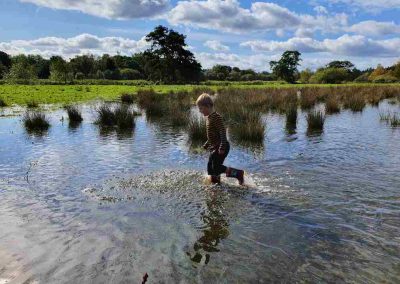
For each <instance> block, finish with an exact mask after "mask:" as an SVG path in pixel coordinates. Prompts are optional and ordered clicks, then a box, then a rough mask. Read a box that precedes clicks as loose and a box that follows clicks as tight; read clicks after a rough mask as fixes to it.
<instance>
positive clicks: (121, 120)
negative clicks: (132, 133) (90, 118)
mask: <svg viewBox="0 0 400 284" xmlns="http://www.w3.org/2000/svg"><path fill="white" fill-rule="evenodd" d="M96 112H97V119H96V124H98V125H100V126H101V127H116V128H118V129H133V128H134V127H135V117H136V116H137V113H136V112H135V111H133V110H131V108H130V107H129V106H126V105H123V104H118V105H116V106H112V105H110V104H106V103H104V104H102V105H100V106H99V107H98V108H96Z"/></svg>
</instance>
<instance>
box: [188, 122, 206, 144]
mask: <svg viewBox="0 0 400 284" xmlns="http://www.w3.org/2000/svg"><path fill="white" fill-rule="evenodd" d="M188 134H189V139H190V141H191V142H192V143H196V144H198V143H203V142H205V141H207V131H206V120H205V119H204V118H203V117H198V116H195V115H192V116H190V118H189V125H188Z"/></svg>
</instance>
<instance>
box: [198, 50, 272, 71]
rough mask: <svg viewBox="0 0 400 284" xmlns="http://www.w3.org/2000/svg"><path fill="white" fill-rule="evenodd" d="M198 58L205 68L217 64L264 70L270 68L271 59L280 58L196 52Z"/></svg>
mask: <svg viewBox="0 0 400 284" xmlns="http://www.w3.org/2000/svg"><path fill="white" fill-rule="evenodd" d="M195 56H196V58H197V59H198V60H199V61H200V63H201V65H202V66H203V68H211V67H212V66H214V65H216V64H221V65H229V66H232V67H239V68H241V69H248V68H251V69H254V70H257V71H263V70H267V69H269V62H270V61H271V60H277V59H279V56H278V55H271V56H270V55H265V54H254V55H239V54H235V53H226V52H221V53H208V52H199V53H195Z"/></svg>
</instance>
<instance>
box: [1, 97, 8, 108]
mask: <svg viewBox="0 0 400 284" xmlns="http://www.w3.org/2000/svg"><path fill="white" fill-rule="evenodd" d="M6 106H7V103H6V101H5V100H4V99H3V98H0V107H6Z"/></svg>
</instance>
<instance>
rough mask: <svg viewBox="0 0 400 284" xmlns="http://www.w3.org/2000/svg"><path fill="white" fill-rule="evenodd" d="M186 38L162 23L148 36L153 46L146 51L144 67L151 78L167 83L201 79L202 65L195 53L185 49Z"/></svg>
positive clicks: (147, 39) (147, 38) (148, 40)
mask: <svg viewBox="0 0 400 284" xmlns="http://www.w3.org/2000/svg"><path fill="white" fill-rule="evenodd" d="M185 38H186V36H184V35H183V34H180V33H177V32H175V31H174V30H172V29H168V28H166V27H163V26H161V25H160V26H157V27H156V28H155V29H154V31H152V32H150V33H149V34H148V35H147V36H146V41H147V42H149V43H151V47H150V48H149V49H148V50H146V51H145V52H144V57H145V62H146V63H145V66H144V68H145V72H146V74H147V75H148V77H149V78H150V79H152V80H155V81H163V82H166V83H171V82H182V83H183V82H196V81H199V80H200V78H201V65H200V63H198V62H197V61H196V59H195V57H194V55H193V53H192V52H190V51H189V50H187V49H185V47H187V44H186V42H185Z"/></svg>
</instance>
